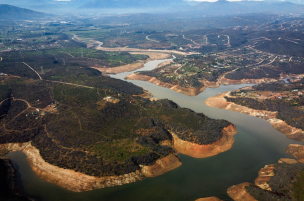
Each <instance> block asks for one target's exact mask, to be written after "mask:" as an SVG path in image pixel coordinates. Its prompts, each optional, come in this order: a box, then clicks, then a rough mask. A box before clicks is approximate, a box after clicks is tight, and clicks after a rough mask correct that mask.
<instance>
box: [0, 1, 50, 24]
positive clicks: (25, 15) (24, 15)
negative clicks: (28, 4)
mask: <svg viewBox="0 0 304 201" xmlns="http://www.w3.org/2000/svg"><path fill="white" fill-rule="evenodd" d="M46 16H47V14H45V13H42V12H36V11H33V10H29V9H25V8H19V7H16V6H11V5H7V4H0V19H9V20H15V19H23V20H29V19H36V18H42V17H46Z"/></svg>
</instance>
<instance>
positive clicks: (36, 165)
mask: <svg viewBox="0 0 304 201" xmlns="http://www.w3.org/2000/svg"><path fill="white" fill-rule="evenodd" d="M10 151H22V152H23V153H25V154H26V156H27V160H28V162H29V164H30V166H31V167H32V169H33V171H34V172H35V173H36V174H37V176H39V177H40V178H41V179H43V180H45V181H47V182H50V183H52V184H56V185H58V186H61V187H63V188H65V189H67V190H71V191H74V192H83V191H89V190H93V189H100V188H105V187H111V186H117V185H123V184H128V183H132V182H136V181H140V180H143V179H145V178H146V177H154V176H158V175H161V174H164V173H165V172H167V171H170V170H172V169H174V168H177V167H179V166H180V165H181V162H180V159H179V158H178V156H176V155H173V154H171V155H168V156H166V157H164V158H161V159H158V160H157V161H156V162H155V164H154V165H151V166H141V169H140V170H137V171H135V172H131V173H128V174H124V175H119V176H104V177H94V176H89V175H86V174H83V173H80V172H75V171H74V170H69V169H63V168H59V167H57V166H54V165H51V164H49V163H47V162H45V161H44V159H43V158H42V157H41V155H40V153H39V150H38V149H36V148H35V147H34V146H32V145H31V143H30V142H28V143H8V144H1V145H0V153H8V152H10Z"/></svg>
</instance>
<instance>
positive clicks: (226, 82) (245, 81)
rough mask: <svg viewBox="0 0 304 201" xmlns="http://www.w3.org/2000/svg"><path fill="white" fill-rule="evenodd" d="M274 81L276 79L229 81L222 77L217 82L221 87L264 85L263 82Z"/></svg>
mask: <svg viewBox="0 0 304 201" xmlns="http://www.w3.org/2000/svg"><path fill="white" fill-rule="evenodd" d="M275 81H277V79H272V78H261V79H241V80H231V79H228V78H225V76H223V77H222V78H221V79H220V80H219V82H220V84H221V85H232V84H233V85H235V84H261V83H264V82H275Z"/></svg>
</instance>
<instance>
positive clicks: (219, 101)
mask: <svg viewBox="0 0 304 201" xmlns="http://www.w3.org/2000/svg"><path fill="white" fill-rule="evenodd" d="M225 96H228V97H229V96H230V92H225V93H222V94H218V95H216V96H213V97H210V98H208V99H207V100H206V101H205V104H206V105H208V106H210V107H215V108H220V109H227V110H231V111H235V112H240V113H243V114H247V115H251V116H254V117H259V118H263V119H265V120H266V121H268V122H269V123H270V124H271V125H272V127H273V128H275V129H276V130H278V131H280V132H281V133H283V134H285V135H286V136H287V137H288V138H290V139H293V140H300V141H304V131H302V130H301V129H298V128H295V127H292V126H290V125H288V124H287V123H286V122H284V121H282V120H280V119H277V118H276V116H277V112H271V111H266V110H255V109H251V108H248V107H245V106H241V105H237V104H235V103H232V102H227V101H226V99H225V98H224V97H225Z"/></svg>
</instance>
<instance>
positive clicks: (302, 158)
mask: <svg viewBox="0 0 304 201" xmlns="http://www.w3.org/2000/svg"><path fill="white" fill-rule="evenodd" d="M286 153H288V154H289V155H291V156H293V157H295V158H296V159H297V160H298V161H299V162H300V163H304V146H303V145H300V144H290V145H288V147H287V149H286Z"/></svg>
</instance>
